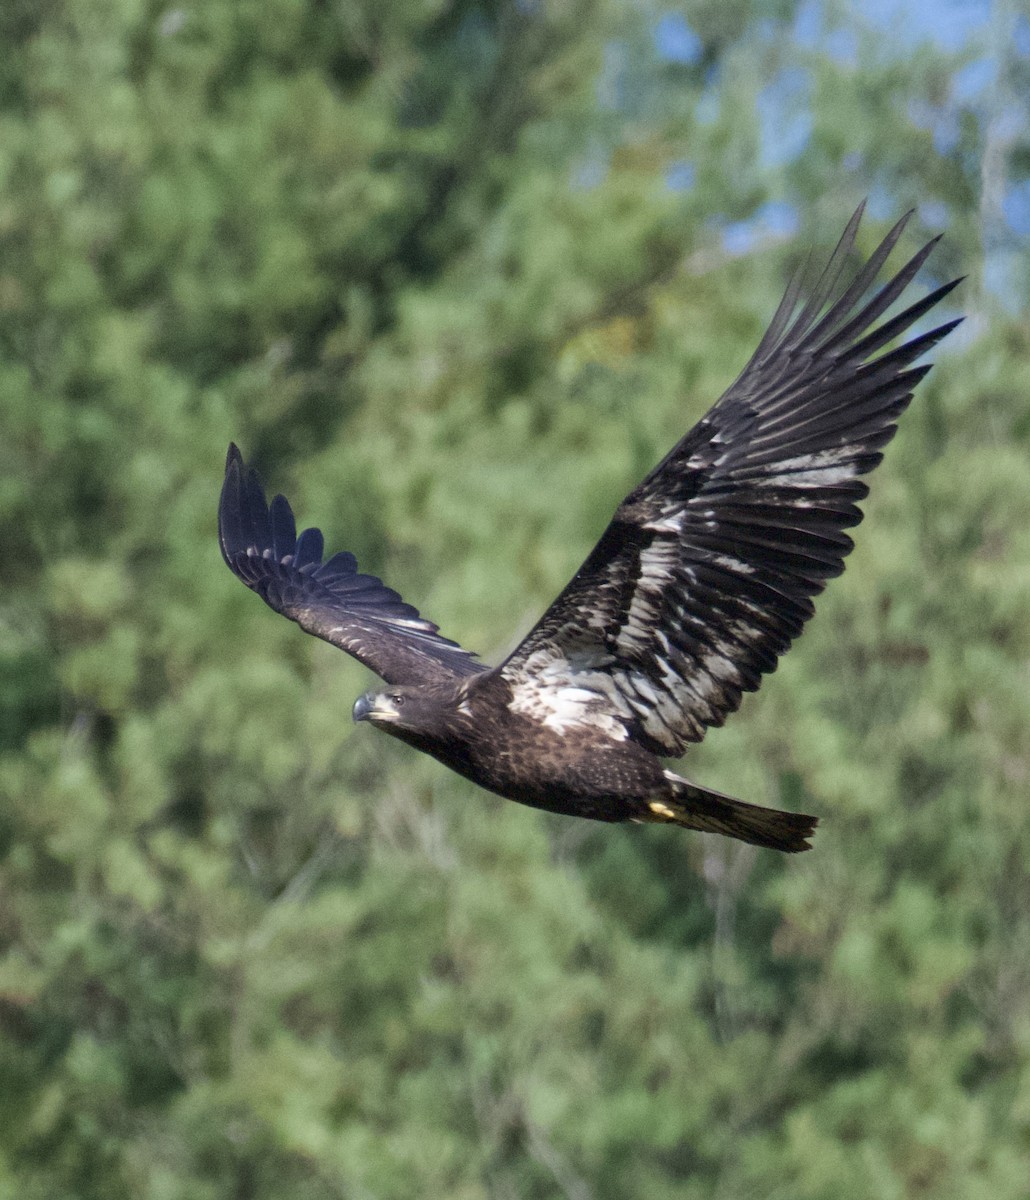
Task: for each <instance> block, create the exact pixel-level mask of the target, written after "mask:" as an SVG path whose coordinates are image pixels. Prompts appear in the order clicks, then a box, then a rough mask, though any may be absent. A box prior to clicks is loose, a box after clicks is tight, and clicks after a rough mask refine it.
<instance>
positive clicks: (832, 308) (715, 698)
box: [500, 208, 959, 755]
mask: <svg viewBox="0 0 1030 1200" xmlns="http://www.w3.org/2000/svg"><path fill="white" fill-rule="evenodd" d="M861 214H862V209H861V208H860V209H859V210H858V212H856V213H855V215H854V217H852V219H851V221H850V223H849V224H848V227H847V229H846V231H845V233H844V236H843V237H842V239H841V241H840V243H839V245H838V246H837V249H836V251H835V252H834V254H833V255H832V257H831V258H830V261H829V263H828V265H827V267H826V269H825V270H824V271H823V273H822V275H821V277H820V278H819V280H818V282H817V283H816V285H815V287H814V288H813V290H812V293H811V295H810V297H809V298H808V300H807V301H806V303H805V304H804V306H803V307H802V308H801V311H800V312H796V310H797V307H798V299H799V293H800V287H799V284H798V282H797V280H795V281H794V282H793V283H792V284H791V286H790V287H789V288H788V290H787V293H786V295H785V296H784V298H783V301H782V303H781V304H780V306H779V309H778V310H777V312H776V315H775V316H774V317H773V320H772V324H771V325H770V327H769V330H768V332H767V333H766V334H765V336H764V337H763V338H762V341H761V344H760V345H759V347H758V349H757V351H756V352H755V354H754V356H753V357H752V359H751V361H750V362H749V363H748V364H747V366H746V367H745V368H744V370H743V372H742V373H741V375H740V377H739V378H738V379H737V381H736V382H735V383H734V384H733V385H732V386H731V387H730V388H729V390H728V391H727V392H725V394H724V395H723V396H722V397H721V398H720V400H719V401H718V403H716V404H715V406H714V407H713V408H712V409H711V410H710V411H709V412H708V414H707V415H706V416H705V417H703V418H702V420H701V421H699V422H698V424H697V425H695V426H694V428H693V429H692V430H691V431H690V432H689V433H688V434H687V435H686V437H684V438H683V439H682V441H680V442H679V443H678V444H677V445H676V446H675V447H674V448H673V449H672V451H671V452H670V453H669V454H668V455H667V456H666V457H665V458H664V459H663V460H662V462H661V463H659V464H658V466H657V467H655V469H654V470H653V471H652V472H651V473H650V475H648V476H647V478H646V479H645V480H644V481H643V482H642V483H641V484H640V486H639V487H637V488H636V489H635V490H634V491H633V492H632V493H631V494H630V495H629V496H628V497H627V498H626V500H625V501H624V502H623V504H622V505H620V507H619V509H618V511H617V512H616V514H615V517H614V519H613V520H612V522H611V524H610V525H609V526H608V528H607V529H606V530H605V532H604V534H603V536H602V537H601V540H600V542H599V543H598V544H597V546H595V547H594V550H593V551H592V553H591V554H590V557H589V558H588V559H587V561H586V562H585V563H584V564H583V566H582V567H581V568H580V570H579V572H578V573H577V574H576V576H575V578H574V579H573V580H572V582H571V583H570V584H569V585H568V587H566V589H565V590H564V591H563V592H562V594H561V595H560V596H559V597H558V599H557V600H556V601H555V602H554V604H552V605H551V607H550V608H549V609H548V610H547V612H546V613H545V614H544V616H543V617H542V618H541V620H540V622H539V623H538V624H537V625H536V627H535V628H534V629H533V630H532V632H531V633H530V634H529V635H528V637H526V639H525V640H524V641H523V642H522V643H521V645H519V646H518V648H517V649H516V650H515V651H514V653H513V654H512V655H511V656H510V657H509V658H508V660H507V661H506V662H505V663H504V664H503V665H502V667H501V668H500V671H501V674H502V675H503V677H504V678H505V679H507V681H508V682H509V684H510V685H511V686H512V689H513V696H514V700H513V703H514V705H515V706H516V707H517V708H519V709H521V710H524V711H527V712H535V713H536V714H537V715H538V716H539V717H540V718H541V719H545V720H550V721H551V722H552V723H556V724H562V725H563V727H564V725H566V724H569V723H575V722H576V721H581V722H583V723H587V724H599V723H603V722H606V723H607V724H608V726H609V728H610V727H611V724H612V721H613V718H615V719H616V720H617V721H618V722H620V723H621V726H622V727H623V728H624V729H625V730H626V732H627V733H628V735H629V736H631V737H634V738H636V739H637V740H638V741H640V742H641V743H643V744H644V745H645V746H647V747H648V748H649V749H651V750H653V751H654V752H655V753H660V754H669V755H674V754H681V753H682V752H683V750H684V749H685V748H686V746H687V745H688V743H690V742H696V741H700V740H701V738H702V737H703V736H704V734H705V730H706V728H707V727H708V726H711V725H721V724H722V722H723V721H724V720H725V718H726V716H727V714H728V713H731V712H733V711H735V710H736V709H737V707H738V706H739V704H740V700H741V694H742V693H743V692H745V691H754V690H755V689H756V688H757V687H758V685H759V683H760V681H761V677H762V675H763V673H765V672H768V671H772V670H774V669H775V667H776V663H777V659H778V656H779V655H781V654H782V653H783V652H784V651H785V650H786V649H787V648H788V647H789V646H790V644H791V641H792V640H793V639H794V638H796V637H797V636H798V634H800V632H801V630H802V627H803V625H804V623H805V621H807V620H808V618H809V617H810V616H811V615H812V612H813V605H812V597H813V596H815V595H816V594H817V593H819V592H821V591H822V589H823V587H824V586H825V584H826V581H827V580H828V579H830V578H832V577H833V576H835V575H839V574H840V573H841V571H843V569H844V556H845V555H846V554H847V553H848V552H849V551H850V550H851V548H852V542H851V539H850V538H849V537H848V536H847V534H846V533H845V532H844V530H845V529H846V528H848V527H849V526H852V525H857V524H858V523H859V521H860V520H861V519H862V513H861V512H860V511H859V509H858V507H857V504H858V501H860V500H862V499H863V497H865V496H866V495H867V492H868V489H867V488H866V486H865V484H864V483H862V482H861V480H860V478H859V476H861V475H865V474H866V473H867V472H869V471H871V470H872V469H873V468H874V467H875V466H876V465H877V463H879V462H880V459H881V457H882V454H881V451H882V449H883V447H884V446H885V445H886V444H887V443H888V442H889V441H890V439H891V438H892V437H893V436H894V432H895V428H896V426H895V422H896V420H897V418H898V416H899V414H900V413H902V412H903V411H904V409H905V408H906V407H907V405H908V403H909V401H910V400H911V398H912V389H913V388H914V387H915V385H916V384H917V383H918V382H919V380H920V379H922V378H923V376H924V375H925V374H926V372H927V371H928V370H929V369H930V368H929V366H927V365H923V366H918V367H912V366H911V364H912V363H913V362H914V361H915V360H916V359H918V358H919V357H920V356H921V355H922V354H923V353H925V351H927V350H928V349H929V348H930V347H931V346H933V345H934V344H936V343H937V342H938V341H940V339H941V338H942V337H944V335H945V334H946V333H948V332H949V331H950V330H951V329H953V328H954V327H955V326H956V325H957V324H958V323H959V322H958V321H949V322H947V323H945V324H943V325H940V326H938V327H937V328H936V329H933V330H932V331H930V332H928V333H924V334H922V335H920V336H918V337H914V338H911V339H910V340H909V341H907V342H905V343H904V344H902V345H901V346H899V347H897V348H895V349H893V350H890V351H888V352H887V353H885V354H880V356H879V357H874V356H875V355H876V354H877V352H878V351H880V350H882V349H883V347H884V346H886V345H887V344H888V343H889V342H891V341H892V340H893V339H894V338H896V337H898V336H899V335H900V334H903V333H904V332H905V331H906V330H908V329H909V328H910V327H911V326H912V324H913V323H914V322H915V321H917V320H918V319H919V318H920V317H921V316H922V315H923V314H924V313H926V312H927V311H929V310H930V309H931V308H933V306H934V305H935V304H937V303H938V302H939V301H940V300H942V299H943V298H944V297H945V296H946V295H947V294H948V293H949V292H950V291H951V289H952V288H953V287H954V286H955V284H956V283H957V282H958V280H956V281H955V282H954V283H949V284H946V285H945V286H944V287H940V288H938V289H937V290H936V291H934V292H931V293H930V294H929V295H928V296H926V297H925V298H924V299H922V300H920V301H918V302H917V303H915V304H913V305H912V306H911V307H909V308H907V309H905V311H903V312H902V313H901V314H900V315H898V316H896V317H894V318H893V319H891V320H888V321H886V322H884V323H882V324H880V325H879V326H876V327H874V323H875V322H876V321H877V319H878V318H879V317H880V316H881V315H882V314H883V313H884V312H885V311H886V309H887V308H888V307H889V306H890V305H891V304H892V303H893V302H894V301H895V300H896V299H897V298H898V296H900V294H901V293H902V291H903V290H904V289H905V287H906V286H907V285H908V283H909V282H910V281H911V280H912V278H913V276H914V275H915V274H916V272H917V271H918V270H919V268H920V267H921V266H922V265H923V263H924V261H925V260H926V258H927V256H928V255H929V253H930V251H931V250H932V249H933V246H934V244H935V242H930V243H929V245H927V246H925V247H924V248H923V249H922V250H920V251H919V253H918V254H916V255H915V257H914V258H913V259H912V260H911V261H910V262H909V263H908V264H907V265H906V266H905V267H903V268H902V269H901V271H899V272H898V274H897V275H896V276H895V277H894V278H893V279H892V280H890V281H889V282H888V283H887V284H886V285H885V286H884V287H883V288H882V289H881V290H880V291H879V292H877V293H876V294H875V295H874V296H873V297H872V298H870V299H868V300H865V299H864V297H865V296H866V293H867V292H868V291H869V289H870V287H871V285H872V283H873V280H874V279H875V277H876V275H877V273H878V272H879V270H880V268H881V267H882V266H883V263H884V260H885V259H886V258H887V255H888V254H889V253H890V250H891V249H892V247H893V246H894V244H895V242H896V241H897V240H898V238H899V237H900V235H901V231H902V229H903V228H904V226H905V223H906V221H907V219H908V218H907V217H906V218H903V219H902V220H901V221H899V222H898V224H897V225H896V226H895V227H894V228H893V229H892V230H891V232H890V233H889V234H888V235H887V237H886V239H885V240H884V242H883V243H882V245H881V246H880V247H879V248H878V249H877V250H876V251H875V252H874V254H873V255H872V257H871V258H870V260H869V261H868V262H867V263H866V265H865V266H864V267H862V269H861V270H860V271H859V272H858V274H857V275H856V277H855V278H854V280H853V281H852V282H851V283H850V284H849V285H848V286H847V287H846V288H843V289H838V287H837V284H838V281H839V279H840V275H841V272H842V269H843V267H844V265H845V262H846V260H847V257H848V255H849V253H850V251H851V249H852V246H853V243H854V239H855V231H856V229H857V227H858V223H859V219H860V217H861ZM935 241H936V239H935ZM834 297H836V298H834ZM795 314H796V315H795Z"/></svg>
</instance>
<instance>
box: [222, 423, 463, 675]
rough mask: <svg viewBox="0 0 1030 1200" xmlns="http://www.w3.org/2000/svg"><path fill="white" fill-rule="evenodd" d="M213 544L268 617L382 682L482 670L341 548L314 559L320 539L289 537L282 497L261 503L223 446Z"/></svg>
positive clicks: (251, 480)
mask: <svg viewBox="0 0 1030 1200" xmlns="http://www.w3.org/2000/svg"><path fill="white" fill-rule="evenodd" d="M218 540H219V542H220V543H221V547H222V557H223V558H224V559H225V561H226V564H227V565H228V567H229V569H230V570H231V571H232V572H233V574H234V575H236V576H237V577H238V578H240V579H242V580H243V582H244V583H245V584H246V585H247V587H249V588H251V589H252V590H253V591H255V592H257V594H258V595H259V596H260V597H261V598H262V600H264V601H265V603H266V604H267V605H268V606H269V607H270V608H274V609H275V611H276V612H278V613H282V614H283V616H284V617H289V618H290V620H291V621H296V622H297V624H298V625H299V626H300V627H301V629H305V630H307V632H308V633H313V634H314V635H315V636H316V637H320V638H323V639H324V640H325V641H327V642H331V643H332V644H333V645H334V646H339V648H340V649H341V650H346V651H347V653H348V654H352V655H353V656H354V657H355V658H356V659H358V661H359V662H362V663H364V664H365V666H366V667H371V669H372V670H373V671H375V672H376V674H377V675H381V676H382V677H383V679H385V680H386V682H387V683H421V682H428V681H431V680H439V679H441V678H447V677H448V676H452V677H454V678H459V677H461V676H465V675H474V674H476V673H477V672H478V671H481V670H483V667H482V666H481V665H480V664H479V663H477V662H476V661H475V659H474V658H473V656H472V655H471V654H470V653H469V652H468V651H467V650H463V649H462V648H461V647H460V646H459V645H458V644H457V643H456V642H452V641H449V640H448V639H447V638H445V637H441V636H440V634H439V633H438V632H437V627H436V626H435V625H434V624H433V623H432V622H431V621H427V620H425V619H424V618H423V617H420V616H419V614H418V610H417V609H414V608H412V606H411V605H410V604H405V603H404V601H403V600H402V599H401V598H400V596H398V594H397V593H396V592H395V591H393V590H392V589H391V588H388V587H387V586H386V585H385V584H384V583H383V582H382V580H380V579H377V578H376V577H375V576H374V575H359V574H358V567H357V562H356V561H355V558H354V555H353V554H348V553H347V552H346V551H345V552H343V553H342V554H334V555H333V557H332V558H330V559H328V560H327V561H326V562H323V561H322V534H321V531H320V530H318V529H305V530H304V531H303V533H301V534H300V536H299V537H298V536H297V526H296V523H295V522H294V519H293V510H292V509H291V508H290V505H289V503H288V502H287V501H286V499H285V498H284V497H283V496H276V497H275V499H274V500H273V501H272V503H271V505H269V504H268V503H267V502H266V500H265V493H264V490H263V489H262V487H261V483H260V480H259V479H258V476H257V472H256V471H255V470H254V469H253V467H248V466H247V465H246V464H245V463H244V461H243V458H242V456H241V455H240V452H239V450H238V449H237V448H236V447H235V446H233V445H230V446H229V453H228V455H227V456H226V460H225V482H224V483H223V484H222V498H221V501H220V503H219V506H218Z"/></svg>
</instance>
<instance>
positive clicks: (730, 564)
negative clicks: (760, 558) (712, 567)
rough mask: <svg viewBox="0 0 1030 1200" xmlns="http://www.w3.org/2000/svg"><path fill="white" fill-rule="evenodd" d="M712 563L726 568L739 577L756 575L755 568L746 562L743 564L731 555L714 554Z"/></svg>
mask: <svg viewBox="0 0 1030 1200" xmlns="http://www.w3.org/2000/svg"><path fill="white" fill-rule="evenodd" d="M712 562H713V563H715V564H716V566H719V567H725V568H726V569H727V570H728V571H734V572H736V574H738V575H754V573H755V568H754V567H752V566H749V565H748V564H747V563H746V562H741V561H740V559H739V558H733V557H731V556H730V555H729V554H713V555H712Z"/></svg>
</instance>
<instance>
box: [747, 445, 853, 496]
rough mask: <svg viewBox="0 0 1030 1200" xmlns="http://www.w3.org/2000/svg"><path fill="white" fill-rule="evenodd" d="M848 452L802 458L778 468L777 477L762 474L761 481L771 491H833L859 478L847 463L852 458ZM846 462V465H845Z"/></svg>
mask: <svg viewBox="0 0 1030 1200" xmlns="http://www.w3.org/2000/svg"><path fill="white" fill-rule="evenodd" d="M853 453H854V452H853V450H851V449H850V448H848V449H845V450H840V449H837V450H820V451H818V452H817V453H815V454H799V455H798V456H797V457H795V458H785V459H783V461H782V462H778V463H776V464H775V467H774V468H773V469H774V472H775V473H774V474H769V475H766V474H764V473H763V474H762V475H761V481H762V484H763V485H765V486H771V487H780V486H782V487H808V486H812V487H833V486H834V485H836V484H839V483H850V482H851V481H852V480H853V479H854V478H855V477H856V475H857V474H858V472H857V471H856V470H855V464H854V463H853V462H849V461H848V459H849V458H850V457H851V455H852V454H853ZM842 460H843V461H842Z"/></svg>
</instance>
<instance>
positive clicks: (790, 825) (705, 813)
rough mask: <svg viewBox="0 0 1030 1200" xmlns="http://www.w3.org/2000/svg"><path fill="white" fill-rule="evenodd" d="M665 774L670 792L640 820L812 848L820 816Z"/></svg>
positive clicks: (773, 845) (786, 847)
mask: <svg viewBox="0 0 1030 1200" xmlns="http://www.w3.org/2000/svg"><path fill="white" fill-rule="evenodd" d="M665 777H666V779H668V780H669V783H670V784H671V785H672V787H671V789H670V792H669V793H667V794H666V795H664V796H662V797H660V798H656V799H654V800H652V801H651V803H650V805H649V806H648V810H647V811H646V812H645V813H643V814H641V816H640V817H639V818H638V819H639V820H642V821H669V822H672V824H674V825H685V826H686V827H687V828H688V829H700V830H702V831H704V832H705V833H722V834H725V835H726V836H727V837H732V838H737V839H738V840H739V841H741V842H750V843H751V844H752V845H753V846H768V847H769V848H770V849H772V850H785V851H787V852H788V853H790V854H793V853H796V852H797V851H799V850H811V848H812V847H811V846H810V845H809V843H808V841H807V839H808V838H810V837H811V836H812V834H813V833H814V832H815V827H816V825H817V824H818V823H819V819H818V817H809V816H806V815H805V814H804V813H792V812H782V811H780V810H779V809H777V808H760V807H759V806H758V805H757V804H746V803H745V802H744V801H743V800H734V799H733V798H732V797H731V796H724V795H723V794H722V793H721V792H712V791H709V790H708V789H707V788H702V787H698V786H697V784H694V783H691V782H690V781H689V780H686V779H681V778H680V777H679V776H678V775H674V774H673V773H672V772H671V771H666V772H665Z"/></svg>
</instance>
